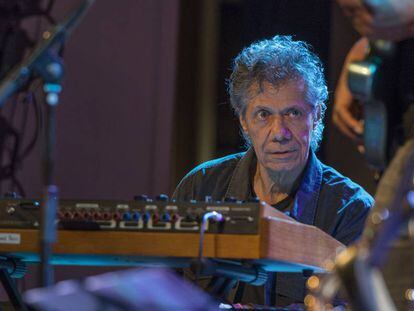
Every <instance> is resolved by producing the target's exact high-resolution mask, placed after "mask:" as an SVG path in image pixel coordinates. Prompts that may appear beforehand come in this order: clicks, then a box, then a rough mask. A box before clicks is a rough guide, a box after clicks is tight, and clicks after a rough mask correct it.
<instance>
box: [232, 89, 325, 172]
mask: <svg viewBox="0 0 414 311" xmlns="http://www.w3.org/2000/svg"><path fill="white" fill-rule="evenodd" d="M250 94H252V96H251V97H250V98H251V99H250V101H249V102H248V104H247V109H246V112H245V115H244V116H241V117H240V123H241V125H242V128H243V130H244V131H245V133H246V134H247V135H248V136H249V137H250V140H251V142H252V144H253V147H254V150H255V152H256V156H257V159H258V164H259V165H261V166H262V167H263V168H265V169H266V170H267V171H270V172H272V173H283V172H284V173H286V172H297V171H298V170H300V171H301V170H302V169H303V168H304V166H305V164H306V161H307V159H308V154H309V148H310V141H311V137H312V132H313V129H314V127H315V121H317V120H316V118H315V115H318V113H317V114H314V113H313V111H312V107H311V106H310V105H309V104H308V103H307V102H306V100H305V85H304V83H303V82H302V81H292V82H286V83H284V84H282V85H280V87H278V88H274V87H273V86H272V85H271V84H270V83H265V84H264V85H263V92H259V87H258V85H253V86H252V88H251V92H250Z"/></svg>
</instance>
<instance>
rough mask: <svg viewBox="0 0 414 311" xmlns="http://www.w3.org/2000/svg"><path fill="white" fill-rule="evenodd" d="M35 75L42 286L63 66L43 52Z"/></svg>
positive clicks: (47, 264)
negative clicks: (40, 141)
mask: <svg viewBox="0 0 414 311" xmlns="http://www.w3.org/2000/svg"><path fill="white" fill-rule="evenodd" d="M35 67H37V68H35V69H36V72H37V73H38V74H39V75H40V76H41V77H42V79H43V91H44V94H45V103H46V118H45V120H46V124H45V142H44V146H43V155H42V171H43V172H42V173H43V174H42V175H43V185H44V188H43V201H42V206H41V215H42V217H41V222H40V276H41V282H42V285H43V286H50V285H53V283H54V282H53V279H54V277H53V267H52V265H51V259H52V245H53V243H54V242H55V241H56V224H55V219H56V213H57V209H58V194H59V193H58V187H57V186H56V183H55V160H56V154H55V146H56V110H57V107H58V105H59V93H60V91H61V90H62V86H61V80H62V78H63V73H64V66H63V62H62V59H61V58H60V57H57V56H56V55H53V54H52V53H51V52H48V53H45V57H44V60H43V61H41V62H39V66H35Z"/></svg>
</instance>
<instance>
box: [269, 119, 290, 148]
mask: <svg viewBox="0 0 414 311" xmlns="http://www.w3.org/2000/svg"><path fill="white" fill-rule="evenodd" d="M271 131H272V132H271V135H272V140H273V141H277V142H283V141H287V140H290V139H291V138H292V133H291V131H290V130H289V128H288V127H287V125H286V122H285V120H284V119H283V117H282V116H274V118H273V122H272V128H271Z"/></svg>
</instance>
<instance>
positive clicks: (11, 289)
mask: <svg viewBox="0 0 414 311" xmlns="http://www.w3.org/2000/svg"><path fill="white" fill-rule="evenodd" d="M0 282H1V283H2V284H3V287H4V289H5V291H6V293H7V295H8V296H9V298H10V303H11V304H12V305H13V307H14V309H15V310H16V311H27V310H28V309H27V308H26V306H25V304H24V302H23V299H22V296H21V295H20V293H19V291H18V290H17V288H16V285H15V283H14V281H13V280H12V278H11V277H10V276H9V273H8V272H7V271H6V270H5V269H0Z"/></svg>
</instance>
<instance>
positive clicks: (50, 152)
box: [0, 0, 93, 286]
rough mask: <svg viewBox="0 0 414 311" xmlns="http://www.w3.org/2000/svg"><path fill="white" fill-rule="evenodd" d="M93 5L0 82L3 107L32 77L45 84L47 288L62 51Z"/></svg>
mask: <svg viewBox="0 0 414 311" xmlns="http://www.w3.org/2000/svg"><path fill="white" fill-rule="evenodd" d="M92 3H93V1H92V0H85V1H83V2H82V4H81V5H80V6H78V7H76V9H75V10H73V11H72V12H71V13H70V14H69V16H68V17H67V18H66V19H65V20H64V21H63V22H62V23H60V24H58V25H57V26H55V27H54V29H53V30H52V31H51V32H45V33H44V34H43V41H42V42H40V43H39V44H38V45H37V47H36V48H35V49H34V50H33V52H32V53H30V54H29V55H28V56H27V57H26V58H25V59H24V60H23V61H22V62H21V63H20V64H18V65H17V66H16V67H15V68H14V69H12V70H11V71H10V73H8V74H7V75H6V76H5V77H4V78H3V80H2V81H1V82H0V106H1V105H3V104H4V102H5V101H6V100H7V99H8V98H9V97H10V96H11V95H13V94H14V93H15V92H17V91H18V90H20V89H21V88H22V87H23V86H24V85H25V84H26V83H27V81H28V80H29V78H30V77H31V75H37V76H38V77H40V78H41V79H42V81H43V91H44V93H45V102H46V105H47V107H46V125H45V134H46V137H45V144H44V150H43V159H42V164H43V184H44V189H43V191H44V197H43V202H42V203H43V209H42V213H43V217H42V219H41V221H40V224H41V232H42V234H41V239H40V240H39V243H40V244H41V247H40V253H41V265H40V267H41V279H42V284H43V285H44V286H48V285H51V284H52V283H53V271H52V268H51V265H50V252H51V245H52V244H53V242H54V241H55V240H56V233H55V231H56V229H55V225H54V223H55V218H56V209H57V205H58V188H57V186H56V185H55V182H54V163H55V150H54V149H55V141H56V137H55V132H56V116H55V115H56V108H57V106H58V104H59V93H60V91H61V89H62V87H61V80H62V78H63V74H64V68H63V63H62V60H61V59H60V58H59V56H58V50H60V49H61V47H62V45H63V43H64V42H65V40H66V39H67V38H68V36H69V35H70V33H71V31H72V30H73V28H74V27H76V25H77V24H78V22H79V21H80V19H81V18H82V17H83V15H84V14H85V13H86V11H87V10H88V8H89V7H90V6H91V4H92Z"/></svg>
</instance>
